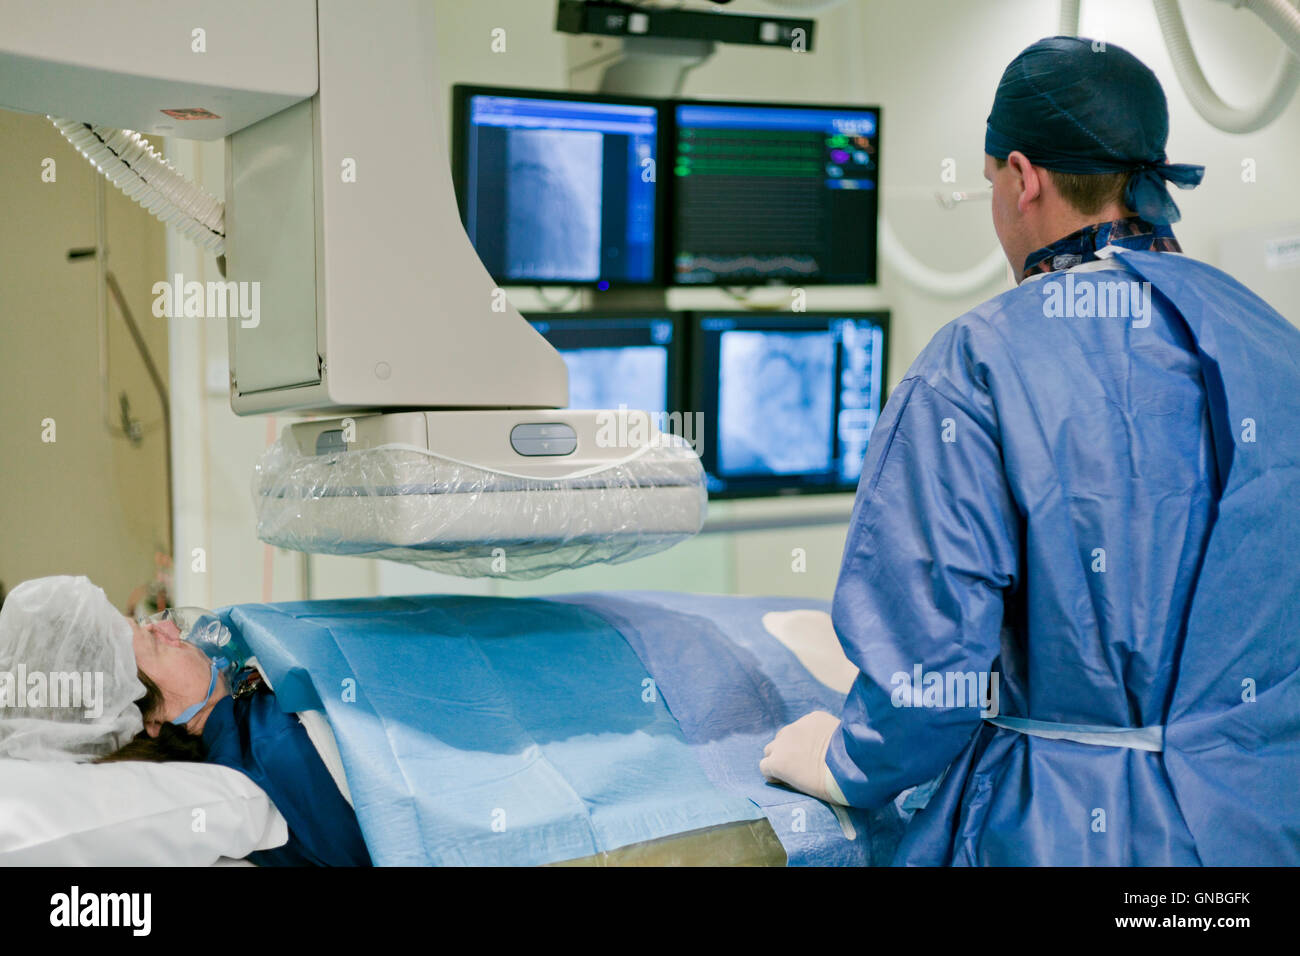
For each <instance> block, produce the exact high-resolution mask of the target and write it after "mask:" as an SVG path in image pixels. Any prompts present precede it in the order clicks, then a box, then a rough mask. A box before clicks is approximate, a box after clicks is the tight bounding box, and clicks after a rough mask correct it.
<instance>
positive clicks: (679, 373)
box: [520, 309, 691, 414]
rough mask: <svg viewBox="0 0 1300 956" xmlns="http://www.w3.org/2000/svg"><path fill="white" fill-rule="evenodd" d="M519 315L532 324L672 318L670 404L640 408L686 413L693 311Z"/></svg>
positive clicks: (598, 311) (651, 410) (566, 312)
mask: <svg viewBox="0 0 1300 956" xmlns="http://www.w3.org/2000/svg"><path fill="white" fill-rule="evenodd" d="M520 315H522V316H523V317H524V319H526V320H527V321H528V323H529V325H530V326H531V325H532V323H533V322H538V321H552V322H553V321H557V320H559V321H584V322H585V321H587V320H593V321H602V320H608V319H652V320H655V321H658V320H667V321H671V322H672V324H673V345H672V348H670V349H669V350H668V395H667V399H668V407H667V408H665V409H658V408H650V409H638V411H649V412H658V411H666V412H674V411H681V412H682V413H683V414H685V402H686V398H687V395H688V394H689V387H690V386H689V383H690V374H691V327H690V321H689V320H690V313H688V312H683V311H681V310H677V309H663V310H659V309H579V310H574V311H555V312H547V311H541V312H538V311H533V310H530V311H527V312H520ZM539 334H541V333H539ZM548 341H549V340H548ZM552 347H553V346H552Z"/></svg>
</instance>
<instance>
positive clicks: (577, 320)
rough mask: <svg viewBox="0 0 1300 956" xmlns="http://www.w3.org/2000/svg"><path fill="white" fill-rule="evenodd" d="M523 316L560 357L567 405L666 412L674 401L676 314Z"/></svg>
mask: <svg viewBox="0 0 1300 956" xmlns="http://www.w3.org/2000/svg"><path fill="white" fill-rule="evenodd" d="M528 321H529V322H530V323H532V326H533V328H535V329H537V331H538V332H540V333H541V334H542V335H543V336H544V337H545V338H546V340H547V341H548V342H550V343H551V345H553V346H555V350H556V351H557V352H559V353H560V357H561V358H562V359H564V364H565V367H567V368H568V370H569V407H570V408H595V409H610V410H617V409H618V407H619V406H620V405H622V406H625V407H626V408H628V409H632V410H636V411H646V412H652V413H662V412H671V411H673V410H674V409H675V408H676V407H677V405H678V396H679V395H680V386H679V382H678V377H679V375H680V369H681V358H680V355H681V352H680V348H679V342H678V338H679V336H678V329H679V327H680V323H681V318H680V317H679V316H678V315H676V314H673V313H661V314H640V315H638V314H631V313H608V312H605V313H602V312H565V313H552V314H548V315H536V316H530V317H529V319H528Z"/></svg>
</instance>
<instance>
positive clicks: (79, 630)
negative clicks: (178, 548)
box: [0, 576, 144, 761]
mask: <svg viewBox="0 0 1300 956" xmlns="http://www.w3.org/2000/svg"><path fill="white" fill-rule="evenodd" d="M143 696H144V686H143V685H142V684H141V683H140V680H139V678H138V677H137V676H136V663H135V648H134V645H133V643H132V630H131V624H130V622H129V621H127V619H126V618H125V617H124V616H123V615H122V614H120V613H119V612H118V610H117V609H116V608H115V607H113V605H112V603H111V602H110V601H109V600H108V597H107V596H106V595H105V594H104V592H103V591H102V590H101V589H99V588H97V587H95V585H93V584H91V583H90V579H88V578H85V577H68V576H60V577H51V578H37V579H35V580H33V581H24V582H23V583H22V584H20V585H18V587H16V588H14V589H13V591H12V593H10V595H9V596H8V597H7V598H6V599H5V602H4V607H3V608H2V609H0V757H17V758H21V759H24V760H78V761H84V760H91V759H93V758H95V757H98V756H103V755H106V754H110V753H112V752H113V751H115V750H117V749H119V748H120V747H122V746H123V745H124V744H126V743H127V742H128V741H129V740H130V739H131V738H132V737H134V736H135V735H136V734H138V733H139V732H140V731H141V729H142V728H143V723H142V721H141V717H140V710H139V708H138V707H136V706H135V703H134V702H135V701H136V700H137V699H139V698H140V697H143Z"/></svg>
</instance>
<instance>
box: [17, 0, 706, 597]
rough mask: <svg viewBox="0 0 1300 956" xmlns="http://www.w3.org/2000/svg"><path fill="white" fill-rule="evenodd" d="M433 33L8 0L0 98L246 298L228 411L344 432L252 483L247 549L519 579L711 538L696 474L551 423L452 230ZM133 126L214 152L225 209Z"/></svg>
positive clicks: (314, 0)
mask: <svg viewBox="0 0 1300 956" xmlns="http://www.w3.org/2000/svg"><path fill="white" fill-rule="evenodd" d="M435 39H436V33H435V26H434V23H433V15H432V11H431V9H430V5H429V4H427V3H422V2H420V0H384V2H381V3H356V2H352V0H279V2H277V3H275V4H264V3H260V2H258V0H223V2H221V3H209V2H203V0H173V2H169V3H166V4H157V3H152V2H149V0H118V2H115V3H112V4H84V3H76V2H71V0H0V105H3V106H5V107H7V108H12V109H17V110H20V111H27V112H38V113H46V114H49V115H50V116H51V118H52V119H54V121H55V125H56V126H58V127H59V129H60V130H61V131H62V132H63V133H64V135H65V136H66V137H67V138H68V139H69V140H70V141H71V142H72V143H73V144H74V145H75V146H77V148H78V149H79V150H81V151H82V152H83V154H85V155H86V156H87V158H89V159H90V160H91V161H92V162H93V163H95V165H96V166H97V167H99V168H100V169H101V171H103V172H104V173H105V175H107V176H108V177H109V178H110V179H111V180H112V181H114V182H115V183H116V184H117V185H119V186H120V187H121V188H122V189H123V190H124V191H125V192H127V194H128V195H132V196H133V197H135V198H137V199H138V201H140V202H141V204H142V205H145V206H146V207H148V208H150V209H151V211H154V212H155V214H156V215H158V216H159V218H162V219H163V220H164V221H167V222H168V223H169V224H171V225H173V226H175V227H176V228H178V229H179V230H180V231H181V232H182V233H183V234H184V235H186V236H188V237H190V238H192V239H194V240H195V241H196V242H198V243H199V244H200V245H202V246H204V247H205V248H207V249H209V250H210V251H212V252H214V253H215V254H218V255H219V256H220V255H224V259H218V262H219V263H224V276H225V283H224V284H223V288H222V289H220V290H218V291H219V292H221V293H223V294H224V295H227V296H228V297H231V298H233V297H234V296H236V295H238V293H239V290H241V289H243V288H246V287H245V286H244V285H242V284H245V283H257V284H258V285H257V288H258V291H259V304H260V320H259V321H257V322H255V323H254V322H250V321H248V320H247V319H246V318H241V317H240V316H239V315H237V314H236V315H234V316H233V317H231V318H229V319H228V323H229V343H230V368H231V376H230V402H231V407H232V408H233V409H234V411H235V412H236V413H238V414H240V415H254V414H263V413H273V412H294V413H303V414H308V413H310V414H329V415H333V416H337V417H334V418H330V419H317V420H312V421H304V422H299V423H296V424H293V425H290V426H288V427H287V428H286V429H285V430H284V434H283V436H282V438H281V441H280V442H279V443H278V444H277V445H276V446H275V448H274V449H273V452H274V453H273V454H271V455H269V456H268V458H267V459H264V460H263V462H262V464H261V465H259V466H258V477H257V481H256V482H255V484H256V488H255V497H256V498H257V505H258V512H259V526H258V533H259V535H260V536H261V537H262V538H263V539H264V540H267V541H269V542H271V543H273V544H278V545H281V546H285V547H290V548H295V549H298V550H302V551H309V552H310V551H324V552H328V553H336V554H360V555H369V556H383V557H392V558H397V559H400V560H408V561H414V562H417V563H424V562H426V561H435V560H436V561H437V566H439V567H440V568H443V569H446V570H451V571H454V572H456V573H462V574H475V573H504V574H507V575H520V576H534V575H537V574H541V573H546V572H548V571H551V570H556V569H558V568H560V567H568V566H573V565H575V564H584V563H588V562H589V561H593V560H615V561H617V560H626V559H628V558H630V557H635V556H638V555H640V554H645V553H649V552H651V551H655V550H660V549H661V548H663V547H667V546H669V545H670V544H672V543H674V542H676V541H678V540H680V539H681V538H683V537H686V536H688V535H690V534H693V533H695V532H696V531H698V530H699V527H700V525H701V523H702V521H703V515H704V509H705V492H704V484H703V474H702V471H701V469H700V466H699V462H698V459H697V458H696V457H695V455H694V453H693V452H692V451H691V450H690V449H689V448H687V447H685V446H684V444H683V443H681V442H680V441H678V440H676V439H674V438H673V437H672V436H668V435H664V434H661V433H660V432H659V431H658V430H657V429H656V428H655V426H654V424H653V423H652V422H651V421H650V420H649V418H648V416H644V415H639V414H638V413H636V412H628V411H627V410H619V411H610V412H598V411H578V410H570V409H564V406H565V405H566V404H567V402H568V381H567V373H566V370H565V365H564V362H563V360H562V359H561V357H560V355H559V354H558V353H557V352H556V351H555V349H554V348H552V347H551V346H550V345H549V344H548V343H547V342H546V341H545V340H544V339H543V338H542V337H541V336H540V335H539V334H538V333H537V332H535V331H534V330H533V329H532V328H531V327H530V326H529V324H528V323H527V322H526V321H525V320H524V319H523V318H522V317H521V316H520V315H519V314H518V313H517V312H516V311H515V309H514V308H513V307H512V306H511V305H510V303H509V302H508V301H507V300H506V298H505V296H504V294H503V293H502V292H501V290H500V289H498V288H497V287H496V285H495V283H494V282H493V280H492V278H491V277H490V276H489V274H488V272H487V270H486V268H485V267H484V266H483V264H482V262H481V261H480V260H479V257H478V255H477V254H476V253H475V251H474V249H473V247H472V246H471V244H470V242H469V240H468V238H467V236H466V234H465V231H464V229H463V227H462V225H461V220H460V216H459V213H458V210H457V206H456V199H455V194H454V190H453V187H452V182H451V174H450V167H449V162H448V150H447V144H446V126H445V124H444V119H443V117H444V113H443V108H442V102H441V101H442V99H443V90H442V87H441V86H440V85H439V83H438V80H437V76H436V69H435V68H436V60H437V49H436V43H435ZM57 117H66V118H67V119H57ZM131 131H137V132H139V133H148V134H157V135H163V136H178V137H181V138H186V139H197V140H214V139H222V138H224V139H225V141H226V197H225V203H224V208H223V207H222V204H221V203H220V202H219V201H218V200H216V199H213V198H212V197H209V196H207V195H206V194H205V193H203V192H202V191H201V190H199V189H198V188H197V187H195V186H193V185H192V184H189V183H187V182H185V181H184V180H183V178H182V177H180V175H179V174H178V173H176V172H175V171H174V170H172V169H170V168H169V167H168V166H167V164H166V163H165V161H164V160H162V159H161V157H158V156H157V155H156V154H152V151H151V150H149V148H148V145H147V144H146V143H144V142H143V141H142V140H140V139H139V137H138V136H136V135H135V134H133V133H132V132H131ZM158 278H159V279H163V278H164V277H158ZM167 278H168V279H170V277H167Z"/></svg>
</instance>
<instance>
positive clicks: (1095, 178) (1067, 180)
mask: <svg viewBox="0 0 1300 956" xmlns="http://www.w3.org/2000/svg"><path fill="white" fill-rule="evenodd" d="M993 161H994V162H995V163H997V166H998V169H1001V168H1002V167H1003V166H1005V165H1006V164H1007V161H1006V160H1005V159H998V158H996V157H994V160H993ZM1047 175H1049V176H1051V177H1052V182H1053V183H1054V184H1055V186H1056V189H1057V191H1058V192H1059V193H1060V194H1061V198H1062V199H1064V200H1065V201H1066V202H1068V203H1069V204H1070V205H1071V206H1073V207H1074V208H1075V209H1077V210H1078V211H1079V212H1081V213H1083V214H1084V215H1085V216H1091V215H1093V214H1094V213H1099V212H1101V211H1102V210H1103V209H1105V208H1106V207H1107V206H1108V205H1110V204H1111V203H1112V202H1117V203H1119V204H1120V205H1123V204H1124V203H1123V197H1124V190H1125V189H1127V188H1128V179H1129V176H1131V175H1132V173H1093V174H1086V173H1062V172H1059V171H1057V170H1055V169H1049V170H1048V171H1047Z"/></svg>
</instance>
